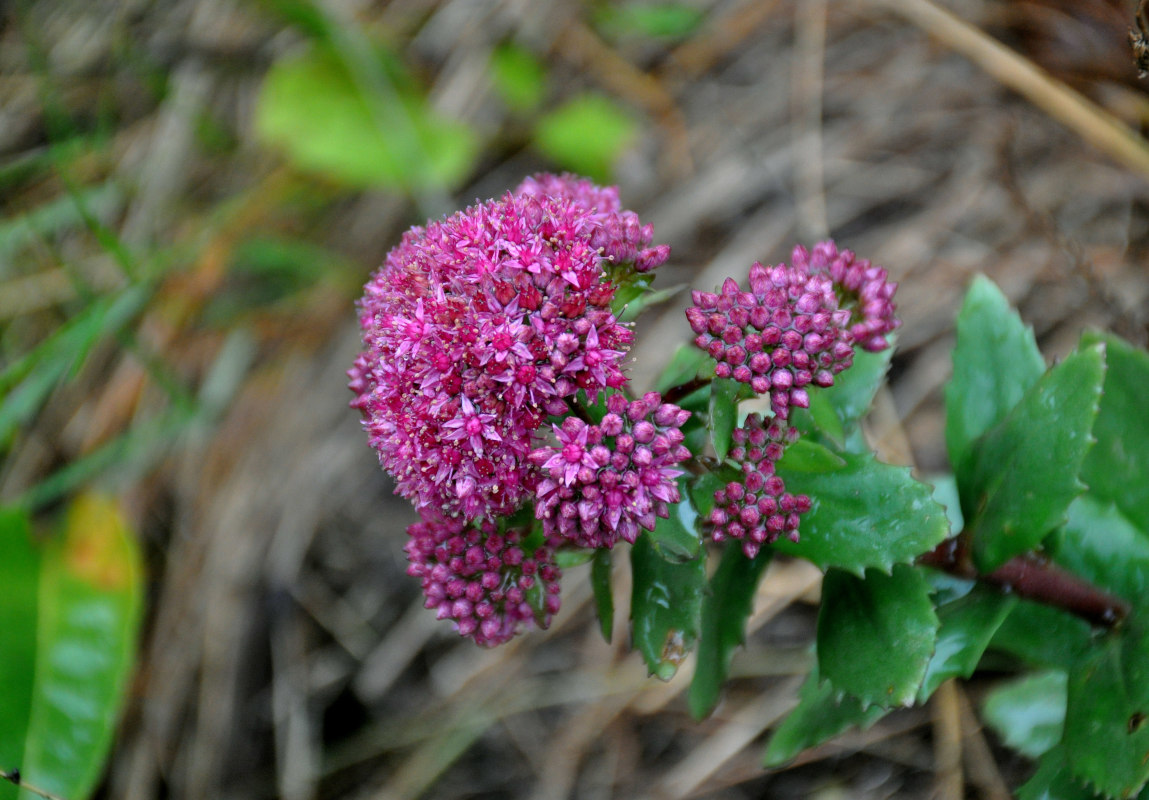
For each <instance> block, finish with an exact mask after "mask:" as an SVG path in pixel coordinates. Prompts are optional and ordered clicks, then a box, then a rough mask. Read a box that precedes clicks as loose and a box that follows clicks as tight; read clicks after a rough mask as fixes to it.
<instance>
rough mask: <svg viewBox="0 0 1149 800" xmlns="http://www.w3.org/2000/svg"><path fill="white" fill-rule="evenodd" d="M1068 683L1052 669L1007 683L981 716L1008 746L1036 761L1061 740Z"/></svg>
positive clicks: (997, 689)
mask: <svg viewBox="0 0 1149 800" xmlns="http://www.w3.org/2000/svg"><path fill="white" fill-rule="evenodd" d="M1067 680H1068V677H1067V676H1066V674H1065V672H1064V671H1062V670H1050V671H1048V672H1038V673H1034V674H1031V675H1026V676H1024V677H1022V678H1018V679H1016V680H1012V681H1007V682H1005V683H1003V684H1001V685H999V686H997V687H995V688H994V690H993V691H991V692H990V693H989V696H987V697H986V699H985V704H984V705H983V706H982V717H983V719H984V720H985V722H986V724H988V725H989V726H990V727H991V728H993V729H994V730H995V731H996V732H997V735H998V736H1000V737H1001V740H1002V741H1003V742H1005V744H1006V745H1008V746H1009V747H1012V748H1013V749H1014V750H1016V751H1018V752H1019V753H1021V754H1022V755H1025V756H1028V757H1029V758H1037V757H1038V756H1040V755H1041V754H1042V753H1045V752H1046V751H1048V750H1050V749H1052V748H1053V747H1054V746H1055V745H1056V744H1057V743H1058V742H1060V741H1061V732H1062V729H1063V728H1064V727H1065V696H1066V683H1067Z"/></svg>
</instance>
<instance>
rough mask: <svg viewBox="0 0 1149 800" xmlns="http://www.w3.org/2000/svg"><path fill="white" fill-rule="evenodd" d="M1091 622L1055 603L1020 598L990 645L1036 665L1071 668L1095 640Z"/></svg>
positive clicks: (994, 648)
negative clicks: (1055, 606) (1052, 604)
mask: <svg viewBox="0 0 1149 800" xmlns="http://www.w3.org/2000/svg"><path fill="white" fill-rule="evenodd" d="M1092 637H1093V631H1092V629H1091V628H1090V627H1089V623H1087V622H1086V621H1085V620H1083V619H1080V618H1079V617H1075V616H1073V615H1071V614H1069V613H1068V612H1066V611H1062V610H1060V609H1057V608H1053V607H1052V606H1047V605H1043V604H1041V603H1035V602H1033V601H1031V600H1019V601H1018V602H1017V604H1016V605H1015V606H1014V607H1013V610H1012V611H1010V613H1009V615H1008V616H1007V617H1006V618H1005V619H1004V620H1002V623H1001V625H1000V626H999V627H998V629H997V631H996V632H995V633H994V635H993V640H992V641H991V642H990V648H991V649H993V650H1000V651H1002V652H1005V653H1009V654H1011V655H1013V656H1016V657H1017V658H1020V659H1021V660H1022V661H1024V662H1025V663H1027V664H1030V665H1032V666H1036V667H1056V668H1061V669H1068V668H1069V667H1070V666H1071V665H1072V664H1073V663H1074V662H1076V661H1077V660H1078V658H1079V657H1080V655H1081V653H1083V652H1085V651H1086V650H1087V649H1088V648H1089V646H1090V643H1091V642H1092Z"/></svg>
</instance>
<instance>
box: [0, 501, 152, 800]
mask: <svg viewBox="0 0 1149 800" xmlns="http://www.w3.org/2000/svg"><path fill="white" fill-rule="evenodd" d="M0 540H2V541H3V549H4V553H5V558H4V559H2V560H0V591H3V593H4V598H3V601H2V602H0V609H2V611H0V621H2V622H3V624H4V636H3V637H0V677H2V678H3V685H4V692H2V693H0V695H2V697H0V768H3V769H6V770H10V769H13V768H18V769H19V770H20V772H21V774H22V775H23V777H24V778H25V779H27V780H28V782H29V783H32V784H35V785H36V786H38V787H40V788H43V789H45V790H47V791H50V792H52V793H53V794H57V795H60V796H63V797H67V798H70V799H71V800H82V798H85V797H88V796H89V795H90V794H91V793H92V791H93V789H94V788H95V786H96V783H97V781H98V779H99V776H100V773H101V769H102V765H103V762H104V759H105V757H106V755H107V752H108V749H109V747H110V745H111V739H112V734H113V733H114V730H115V722H116V716H117V713H118V710H119V708H120V704H121V701H122V698H123V692H124V688H125V686H126V683H127V679H128V676H129V674H130V672H131V668H132V663H133V654H134V650H135V639H136V632H137V628H138V624H139V612H140V603H141V600H142V593H143V584H142V578H141V575H140V563H139V561H140V557H139V553H138V551H137V547H136V544H135V542H134V540H133V538H132V536H131V534H130V532H129V531H128V530H127V529H126V527H125V524H124V521H123V519H122V518H121V516H120V514H119V511H118V509H117V508H116V507H115V505H114V503H112V502H111V501H110V500H108V499H106V498H101V497H96V496H93V495H83V496H81V497H79V498H78V499H77V500H76V501H75V502H74V503H73V504H72V505H71V508H70V510H69V513H68V518H67V522H66V525H65V527H64V530H63V532H62V534H61V535H60V536H58V537H53V538H51V539H48V540H46V541H44V542H43V543H36V542H34V541H33V539H32V537H31V535H30V530H29V525H28V522H27V519H26V518H25V517H24V516H23V515H22V514H20V513H19V512H13V511H6V512H3V513H2V514H0ZM16 796H17V790H16V788H15V787H12V786H8V785H6V784H4V785H0V798H15V797H16Z"/></svg>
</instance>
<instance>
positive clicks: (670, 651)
mask: <svg viewBox="0 0 1149 800" xmlns="http://www.w3.org/2000/svg"><path fill="white" fill-rule="evenodd" d="M630 568H631V573H632V579H633V586H632V589H631V598H630V620H631V625H632V638H633V640H634V647H635V648H636V649H637V650H638V651H639V652H640V653H642V656H643V658H644V659H645V660H646V667H647V669H648V670H650V674H651V675H654V676H656V677H658V678H661V679H662V680H664V681H668V680H670V679H671V678H673V677H674V673H675V672H677V671H678V666H679V665H680V664H681V663H682V661H683V659H685V658H686V656H687V654H688V653H689V652H690V651H691V650H692V649H693V648H694V644H695V642H696V641H698V630H699V624H700V620H701V617H702V595H703V593H704V592H705V590H706V559H705V558H704V557H703V555H702V554H699V557H698V558H696V559H694V560H693V561H685V562H674V561H667V560H666V559H665V558H663V557H662V556H661V555H659V554H658V551H657V549H656V548H655V546H654V544H653V542H651V539H650V536H649V535H648V534H645V533H644V534H643V535H642V536H640V537H639V538H638V541H637V542H635V543H634V546H633V547H632V548H631V550H630Z"/></svg>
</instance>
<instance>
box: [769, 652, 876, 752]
mask: <svg viewBox="0 0 1149 800" xmlns="http://www.w3.org/2000/svg"><path fill="white" fill-rule="evenodd" d="M839 694H840V692H838V691H836V690H835V689H834V687H833V686H832V685H830V683H829V682H825V681H823V680H822V679H821V677H820V676H819V675H818V668H817V667H814V668H813V669H811V670H810V674H809V675H808V676H806V682H805V683H803V684H802V688H801V690H799V692H798V705H796V706H795V707H794V709H793V710H792V711H791V712H790V714H789V716H787V717H786V719H785V720H783V722H782V724H781V725H779V726H778V728H777V729H776V730H775V731H774V734H773V735H772V736H771V737H770V743H769V744H768V745H766V752H765V753H764V754H763V756H762V761H763V766H766V767H780V766H782V765H784V764H786V762H788V761H790V760H791V759H793V758H794V756H796V755H798V754H799V753H801V752H802V751H803V750H806V749H807V748H810V747H814V746H816V745H819V744H821V743H822V742H825V741H828V740H830V739H833V738H834V737H835V736H837V735H838V734H840V733H842V732H844V731H846V730H848V729H849V728H860V729H862V730H865V729H866V728H869V727H870V726H871V725H873V724H874V723H875V722H877V721H878V720H880V719H881V718H882V717H884V716H885V715H886V714H888V713H890V710H889V709H887V708H882V707H881V706H876V705H873V706H870V707H869V708H863V707H862V703H861V702H860V701H859V700H858V698H856V697H851V696H849V695H846V696H845V697H841V698H840V699H839Z"/></svg>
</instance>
